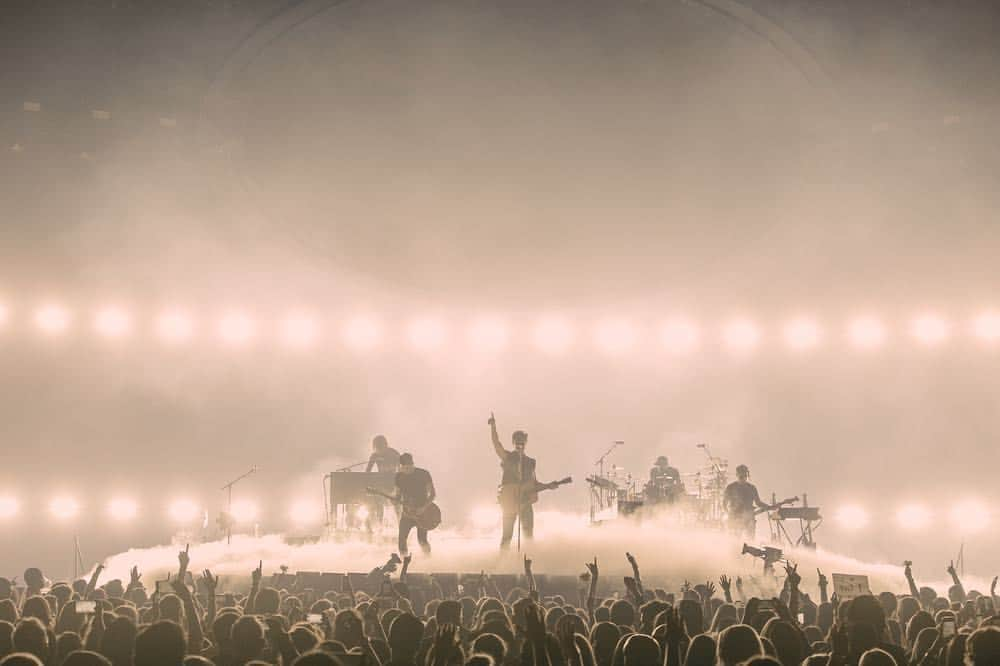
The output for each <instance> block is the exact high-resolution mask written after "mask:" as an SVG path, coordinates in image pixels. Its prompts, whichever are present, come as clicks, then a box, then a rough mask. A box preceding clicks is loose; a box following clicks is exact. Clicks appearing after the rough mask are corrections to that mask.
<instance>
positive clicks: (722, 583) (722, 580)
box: [719, 574, 733, 604]
mask: <svg viewBox="0 0 1000 666" xmlns="http://www.w3.org/2000/svg"><path fill="white" fill-rule="evenodd" d="M719 587H721V588H722V593H723V594H724V595H726V603H727V604H731V603H733V593H732V588H733V580H732V579H731V578H730V577H729V576H727V575H726V574H722V575H721V576H719Z"/></svg>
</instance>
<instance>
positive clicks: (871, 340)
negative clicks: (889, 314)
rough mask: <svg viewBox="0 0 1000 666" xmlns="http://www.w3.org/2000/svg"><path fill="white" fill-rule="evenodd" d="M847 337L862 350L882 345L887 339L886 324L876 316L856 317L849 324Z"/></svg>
mask: <svg viewBox="0 0 1000 666" xmlns="http://www.w3.org/2000/svg"><path fill="white" fill-rule="evenodd" d="M847 337H848V338H849V339H850V341H851V344H852V345H854V346H855V347H856V348H858V349H861V350H869V349H875V348H876V347H881V346H882V345H883V344H884V343H885V340H886V330H885V324H883V323H882V320H880V319H878V318H876V317H871V316H867V315H866V316H861V317H855V318H854V319H853V320H852V321H851V322H850V324H848V326H847Z"/></svg>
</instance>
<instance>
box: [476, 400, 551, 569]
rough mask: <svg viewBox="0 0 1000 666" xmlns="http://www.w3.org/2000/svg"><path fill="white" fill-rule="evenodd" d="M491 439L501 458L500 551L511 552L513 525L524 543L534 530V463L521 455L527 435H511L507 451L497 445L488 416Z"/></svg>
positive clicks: (515, 433) (498, 438)
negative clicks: (517, 523)
mask: <svg viewBox="0 0 1000 666" xmlns="http://www.w3.org/2000/svg"><path fill="white" fill-rule="evenodd" d="M488 423H489V426H490V435H491V436H492V439H493V450H494V451H495V452H496V454H497V457H498V458H500V467H501V469H502V470H503V476H502V477H501V479H500V510H501V512H502V513H503V536H502V537H501V538H500V549H501V550H506V549H507V548H510V540H511V539H512V538H513V536H514V521H515V520H518V519H520V523H521V533H522V534H523V535H524V538H525V539H531V538H532V535H533V533H534V528H535V510H534V508H533V507H532V505H533V504H534V503H535V502H537V501H538V492H537V489H538V486H539V485H540V484H539V483H538V479H537V477H536V476H535V459H534V458H529V457H528V456H526V455H525V454H524V448H525V447H526V446H527V445H528V433H526V432H524V431H523V430H518V431H516V432H514V434H513V436H512V437H511V439H512V441H513V443H514V450H513V451H508V450H507V449H505V448H504V447H503V444H501V443H500V436H499V435H498V434H497V422H496V419H495V418H494V417H493V414H492V412H491V413H490V420H489V422H488Z"/></svg>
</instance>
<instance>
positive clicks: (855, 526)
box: [837, 504, 868, 530]
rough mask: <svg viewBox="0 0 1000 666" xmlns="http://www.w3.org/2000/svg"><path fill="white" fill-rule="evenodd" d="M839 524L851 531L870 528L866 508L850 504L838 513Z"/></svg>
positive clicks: (841, 508)
mask: <svg viewBox="0 0 1000 666" xmlns="http://www.w3.org/2000/svg"><path fill="white" fill-rule="evenodd" d="M837 522H838V523H840V526H841V527H843V528H845V529H849V530H859V529H862V528H864V527H867V526H868V512H867V511H865V509H864V507H861V506H858V505H856V504H848V505H846V506H842V507H840V509H839V510H838V511H837Z"/></svg>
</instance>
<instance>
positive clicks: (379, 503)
mask: <svg viewBox="0 0 1000 666" xmlns="http://www.w3.org/2000/svg"><path fill="white" fill-rule="evenodd" d="M373 468H374V470H375V471H376V472H392V473H393V474H395V473H396V472H398V471H399V451H397V450H396V449H394V448H392V447H391V446H389V441H388V440H387V439H386V438H385V435H375V437H374V438H372V454H371V455H370V456H369V457H368V466H367V467H365V472H371V471H372V469H373ZM384 513H385V501H384V500H382V498H380V497H375V496H370V497H369V498H368V516H367V518H365V529H366V530H367V531H368V532H369V533H371V532H372V530H373V529H374V528H373V526H374V525H381V524H382V518H383V516H384Z"/></svg>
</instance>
